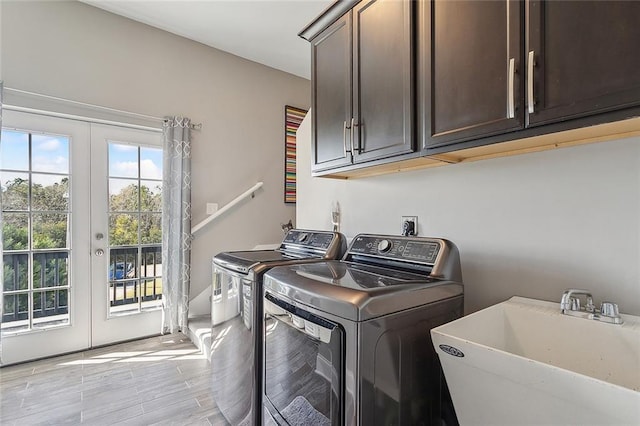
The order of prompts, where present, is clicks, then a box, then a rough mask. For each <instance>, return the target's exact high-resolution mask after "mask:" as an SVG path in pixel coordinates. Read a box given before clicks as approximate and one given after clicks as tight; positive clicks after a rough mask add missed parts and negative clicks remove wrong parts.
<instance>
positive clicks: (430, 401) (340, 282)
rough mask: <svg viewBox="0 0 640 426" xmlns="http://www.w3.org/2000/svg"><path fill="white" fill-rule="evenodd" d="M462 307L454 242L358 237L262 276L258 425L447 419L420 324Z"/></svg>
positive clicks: (449, 316)
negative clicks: (334, 251)
mask: <svg viewBox="0 0 640 426" xmlns="http://www.w3.org/2000/svg"><path fill="white" fill-rule="evenodd" d="M462 314H463V285H462V274H461V269H460V259H459V255H458V250H457V248H456V246H455V245H454V244H453V243H451V242H450V241H447V240H444V239H439V238H418V237H396V236H381V235H364V234H361V235H358V236H356V238H355V239H354V240H353V241H352V243H351V246H350V247H349V249H348V251H347V253H346V254H345V256H344V258H343V260H342V261H325V262H321V263H315V264H311V265H293V266H283V267H277V268H273V269H271V270H269V271H268V272H267V273H266V274H265V277H264V315H265V325H264V354H263V360H264V373H263V374H264V384H263V386H264V397H263V402H264V409H265V414H264V415H263V416H264V421H265V424H274V423H275V424H280V425H292V426H293V425H308V424H314V425H367V426H368V425H451V424H457V420H456V417H455V413H454V411H453V406H452V404H451V400H450V397H449V395H448V391H447V389H446V384H445V382H444V378H443V375H442V372H441V368H440V364H439V361H438V358H437V356H436V355H435V353H434V350H433V346H432V344H431V336H430V333H429V331H430V329H431V328H433V327H435V326H438V325H440V324H444V323H446V322H449V321H452V320H454V319H456V318H459V317H460V316H462Z"/></svg>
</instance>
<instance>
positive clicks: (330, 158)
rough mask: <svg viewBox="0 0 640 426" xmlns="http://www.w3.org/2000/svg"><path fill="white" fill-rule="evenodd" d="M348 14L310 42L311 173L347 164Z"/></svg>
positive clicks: (348, 152) (349, 113)
mask: <svg viewBox="0 0 640 426" xmlns="http://www.w3.org/2000/svg"><path fill="white" fill-rule="evenodd" d="M351 36H352V30H351V13H350V12H349V13H347V14H346V15H344V16H343V17H342V18H340V19H339V20H338V21H336V22H335V23H334V24H332V25H331V26H330V27H329V28H327V29H326V30H324V31H323V32H322V33H321V34H320V35H318V36H317V37H316V38H314V39H312V40H311V81H312V88H311V90H312V91H311V98H312V101H311V102H312V108H311V114H312V125H311V127H312V135H313V136H312V139H313V151H312V154H313V170H324V169H332V168H336V167H341V166H345V165H348V164H351V161H352V158H351V148H350V142H351V140H350V136H351V134H350V133H349V126H350V123H351V118H352V117H353V112H352V107H351V100H352V84H351V74H352V72H351V63H352V62H351V57H352V53H351V52H352V46H351V39H352V38H351Z"/></svg>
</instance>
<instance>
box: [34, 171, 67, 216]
mask: <svg viewBox="0 0 640 426" xmlns="http://www.w3.org/2000/svg"><path fill="white" fill-rule="evenodd" d="M31 180H32V182H33V185H32V186H31V200H32V204H33V207H32V209H33V210H34V211H67V210H69V177H68V175H49V174H40V173H33V174H32V175H31Z"/></svg>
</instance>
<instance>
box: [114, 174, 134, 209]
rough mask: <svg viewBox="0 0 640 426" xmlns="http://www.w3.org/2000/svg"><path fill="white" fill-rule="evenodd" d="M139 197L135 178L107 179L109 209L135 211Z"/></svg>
mask: <svg viewBox="0 0 640 426" xmlns="http://www.w3.org/2000/svg"><path fill="white" fill-rule="evenodd" d="M139 199H140V194H138V180H137V179H135V180H132V179H109V211H112V212H117V211H120V212H137V211H138V205H139V204H138V203H139Z"/></svg>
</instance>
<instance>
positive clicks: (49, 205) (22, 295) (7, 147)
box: [0, 129, 72, 333]
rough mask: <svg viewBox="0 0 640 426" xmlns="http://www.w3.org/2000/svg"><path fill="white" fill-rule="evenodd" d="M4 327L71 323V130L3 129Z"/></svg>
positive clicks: (18, 328) (21, 328)
mask: <svg viewBox="0 0 640 426" xmlns="http://www.w3.org/2000/svg"><path fill="white" fill-rule="evenodd" d="M1 137H2V141H1V143H0V153H1V154H2V155H1V157H0V158H1V161H0V183H1V184H2V185H1V188H2V212H1V214H2V243H3V250H4V251H3V256H2V269H3V286H2V292H3V313H2V333H18V332H28V331H31V330H34V329H42V328H47V327H54V326H61V325H68V324H69V323H70V316H69V310H70V307H69V303H68V300H69V298H68V295H69V289H70V288H71V283H70V282H69V279H68V277H69V270H70V262H71V258H70V253H71V247H70V234H69V233H70V230H71V219H72V215H71V210H70V204H69V199H70V193H69V191H70V177H71V170H70V169H69V158H70V156H69V149H70V139H69V137H67V136H61V135H50V134H34V133H29V132H23V131H15V130H4V129H3V131H2V135H1Z"/></svg>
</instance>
